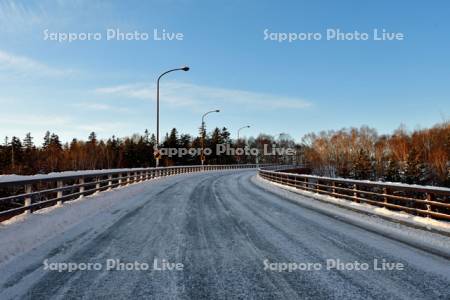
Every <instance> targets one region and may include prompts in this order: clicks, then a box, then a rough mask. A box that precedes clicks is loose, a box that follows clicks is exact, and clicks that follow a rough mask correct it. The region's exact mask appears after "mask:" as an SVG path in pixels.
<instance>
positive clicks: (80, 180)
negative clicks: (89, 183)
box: [78, 177, 84, 198]
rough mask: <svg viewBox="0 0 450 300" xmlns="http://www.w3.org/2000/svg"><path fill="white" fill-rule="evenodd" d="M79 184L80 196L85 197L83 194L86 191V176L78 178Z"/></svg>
mask: <svg viewBox="0 0 450 300" xmlns="http://www.w3.org/2000/svg"><path fill="white" fill-rule="evenodd" d="M78 184H80V189H79V190H78V192H79V193H80V196H79V198H83V197H84V195H83V193H84V185H83V184H84V178H83V177H81V178H80V179H78Z"/></svg>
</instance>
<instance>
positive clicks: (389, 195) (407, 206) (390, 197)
mask: <svg viewBox="0 0 450 300" xmlns="http://www.w3.org/2000/svg"><path fill="white" fill-rule="evenodd" d="M258 174H259V176H260V177H262V178H264V179H266V180H269V181H272V182H276V183H279V184H282V185H287V186H291V187H294V188H297V189H301V190H306V191H309V192H314V193H318V194H325V195H329V196H333V197H336V198H343V199H347V200H351V201H355V202H363V203H368V204H371V205H375V206H380V207H385V208H387V209H391V210H395V211H405V212H408V213H410V214H414V215H419V216H426V217H432V218H435V219H445V220H450V189H449V188H443V187H432V186H419V185H408V184H401V183H398V184H397V183H387V182H386V183H385V182H375V181H364V180H352V179H344V178H330V177H321V176H314V175H303V174H293V173H286V172H283V171H281V170H267V169H265V168H260V169H258Z"/></svg>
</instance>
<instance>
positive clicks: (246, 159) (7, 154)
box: [0, 122, 450, 186]
mask: <svg viewBox="0 0 450 300" xmlns="http://www.w3.org/2000/svg"><path fill="white" fill-rule="evenodd" d="M154 144H155V136H154V135H153V134H150V133H149V132H148V131H147V130H146V131H145V132H144V133H143V134H134V135H132V136H130V137H125V138H117V137H115V136H112V137H111V138H109V139H106V140H100V139H98V138H97V135H96V134H95V133H94V132H92V133H91V134H90V135H89V137H88V139H87V140H86V141H82V140H78V139H73V140H72V141H71V142H67V143H62V142H61V141H60V139H59V137H58V135H57V134H55V133H50V132H47V133H46V134H45V136H44V142H43V144H42V145H39V146H38V145H35V143H34V142H33V137H32V136H31V135H30V134H27V135H26V136H25V138H23V139H22V140H21V139H19V138H18V137H11V138H8V137H6V138H5V141H4V143H3V145H1V146H0V174H23V175H29V174H36V173H49V172H58V171H66V170H87V169H112V168H135V167H152V166H154V165H155V161H154V158H153V146H154ZM217 144H230V146H231V147H243V146H244V145H247V146H248V147H252V148H258V149H260V150H261V152H262V149H263V147H264V145H268V148H269V149H271V148H272V145H276V146H277V147H290V148H295V149H296V150H297V154H296V155H295V156H289V157H288V156H280V155H273V156H262V155H260V156H259V157H258V160H259V163H298V164H302V165H304V166H307V167H308V168H309V169H310V171H311V173H313V174H317V175H323V176H331V177H344V178H354V179H363V180H382V181H394V182H404V183H413V184H428V185H440V186H450V161H449V157H450V123H448V122H446V123H442V124H438V125H436V126H434V127H433V128H430V129H421V130H415V131H412V132H408V131H407V130H405V129H404V128H402V127H400V128H399V129H397V130H396V131H395V132H394V133H393V134H390V135H379V134H378V133H377V132H376V130H375V129H372V128H369V127H366V126H363V127H361V128H350V129H341V130H338V131H327V132H325V131H324V132H320V133H318V134H316V133H310V134H307V135H305V136H304V137H303V138H302V140H301V142H300V143H295V142H294V140H293V139H292V138H291V137H290V136H289V135H285V134H282V135H280V136H279V137H274V136H271V135H267V134H260V135H259V136H258V137H256V138H253V137H252V138H249V139H247V140H245V141H244V140H242V139H241V140H239V141H236V140H233V139H231V137H230V133H229V131H228V130H227V129H226V128H222V129H219V128H215V129H214V130H213V131H212V132H209V133H207V134H206V137H205V146H206V147H209V148H212V149H215V147H216V145H217ZM200 145H201V144H200V138H199V137H193V136H191V135H189V134H180V133H179V132H178V130H177V129H175V128H174V129H172V130H171V132H170V133H168V134H166V136H165V138H164V139H163V142H162V147H164V148H188V149H190V148H200V147H201V146H200ZM238 159H239V162H240V163H255V162H256V158H255V157H254V156H245V155H244V156H239V157H236V156H227V155H219V156H218V155H216V154H215V153H213V154H212V155H211V156H207V159H206V162H207V164H233V163H237V162H238ZM199 163H200V158H199V157H198V156H190V155H186V156H183V157H172V158H167V157H163V159H162V161H161V165H162V166H172V165H192V164H199Z"/></svg>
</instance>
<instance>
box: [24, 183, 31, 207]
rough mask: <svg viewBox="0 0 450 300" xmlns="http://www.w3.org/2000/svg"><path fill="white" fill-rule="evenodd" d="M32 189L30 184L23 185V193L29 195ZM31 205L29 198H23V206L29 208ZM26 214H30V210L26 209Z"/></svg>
mask: <svg viewBox="0 0 450 300" xmlns="http://www.w3.org/2000/svg"><path fill="white" fill-rule="evenodd" d="M32 189H33V185H31V184H27V185H25V193H27V194H30V193H31V192H32ZM30 205H31V197H29V196H28V197H26V198H25V202H24V206H30ZM25 213H26V214H31V209H27V210H26V211H25Z"/></svg>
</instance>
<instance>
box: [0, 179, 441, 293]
mask: <svg viewBox="0 0 450 300" xmlns="http://www.w3.org/2000/svg"><path fill="white" fill-rule="evenodd" d="M254 174H255V172H254V171H238V172H212V173H198V174H188V175H179V176H173V177H169V178H163V179H158V180H154V181H150V182H145V183H141V184H136V185H133V186H130V187H127V188H123V189H119V190H116V191H111V192H105V193H101V194H99V195H97V196H94V197H88V198H86V199H84V200H82V201H75V202H74V203H73V204H65V205H64V206H67V207H63V208H57V209H54V210H53V211H50V212H48V213H47V215H46V214H45V213H44V214H43V215H39V214H37V215H32V216H29V217H28V218H26V219H24V220H21V221H17V222H15V223H12V224H9V225H6V226H3V228H0V240H1V241H8V238H9V237H11V236H12V234H16V236H15V238H16V239H17V240H20V239H23V240H24V241H25V242H24V244H23V245H22V248H21V247H20V245H17V247H18V248H17V253H13V252H14V248H13V247H15V246H16V245H11V244H9V245H8V243H3V242H2V244H0V254H3V256H1V257H0V262H2V263H1V264H0V274H1V276H0V298H1V299H8V298H14V297H21V298H25V299H27V298H28V299H40V298H45V299H48V298H52V297H53V298H58V299H62V298H81V297H84V298H99V297H103V298H105V297H112V298H114V299H116V298H128V299H133V298H135V297H145V298H156V299H167V298H171V299H173V298H191V299H201V298H208V299H225V298H228V299H230V298H247V297H251V298H255V299H262V298H276V299H296V298H309V297H316V298H322V299H332V298H352V299H371V298H384V299H385V298H393V299H394V298H395V299H419V298H420V299H437V298H446V297H449V296H450V294H449V293H450V292H449V282H450V268H449V262H448V261H447V260H445V259H443V258H439V257H436V256H433V255H431V254H427V253H424V252H422V251H420V250H417V249H414V248H412V247H409V246H407V245H404V244H402V243H399V242H396V241H393V240H391V239H388V238H385V237H383V236H381V235H378V234H375V233H372V232H368V231H366V230H364V229H361V228H358V227H355V226H353V225H350V224H347V223H345V222H343V221H340V220H338V219H335V218H332V217H328V216H325V215H322V214H319V213H317V212H314V211H310V210H308V209H305V208H303V207H301V206H298V205H296V204H294V203H292V202H289V201H285V200H284V199H282V198H280V196H276V195H274V194H271V193H267V192H266V191H264V190H262V189H261V188H260V187H258V186H256V185H255V184H254V183H253V181H252V180H251V178H252V176H254ZM86 211H90V213H86ZM81 212H82V213H83V214H82V213H81ZM61 216H64V218H66V223H64V222H62V223H58V222H61V220H62V217H61ZM51 221H53V222H56V225H55V227H56V228H54V229H53V231H51V230H49V228H48V227H49V226H51V225H50V224H47V223H45V222H51ZM54 224H55V223H54ZM26 226H28V228H30V231H29V232H28V233H24V232H23V230H19V229H23V228H25V227H26ZM44 230H46V231H47V232H53V234H51V233H48V234H47V236H45V235H43V236H42V238H43V239H44V240H43V242H42V243H41V244H40V245H39V246H36V247H35V249H32V247H31V246H32V245H28V246H27V245H26V240H27V239H28V240H31V241H32V240H33V236H32V235H34V236H39V234H41V232H44ZM30 243H31V242H30ZM28 248H30V249H28ZM7 255H9V257H8V256H7ZM45 259H48V260H49V261H48V262H49V263H50V262H76V263H92V264H94V263H97V264H101V267H102V268H101V270H91V271H76V272H67V271H65V272H57V271H48V270H44V263H43V261H44V260H45ZM108 259H113V260H120V261H121V262H135V261H137V262H138V263H139V264H140V267H145V263H147V264H148V265H149V266H150V270H147V271H142V270H136V267H135V270H134V271H118V270H116V271H112V270H107V264H106V261H107V260H108ZM155 259H156V262H157V266H158V267H162V265H163V264H162V263H163V260H166V261H168V262H170V263H181V264H182V268H183V270H178V271H177V270H171V271H169V270H165V271H161V270H153V268H154V262H155ZM327 259H328V260H333V261H335V262H336V261H337V260H340V261H341V262H358V263H367V264H368V265H369V266H370V267H369V270H367V271H354V270H353V271H352V270H346V271H344V270H336V269H331V270H327V264H326V260H327ZM374 259H377V260H378V266H379V267H381V266H382V265H381V263H382V262H383V260H384V261H385V262H389V263H399V264H403V265H404V270H391V271H388V270H378V271H377V270H374V268H373V264H374ZM265 260H268V261H266V263H267V262H271V263H303V265H302V266H304V265H305V264H307V263H316V265H315V266H316V267H317V266H318V265H317V264H319V265H321V270H310V271H298V270H297V271H293V272H287V271H284V272H278V271H274V270H272V271H271V270H264V268H265V263H264V262H265ZM165 266H167V264H166V265H165ZM170 266H172V265H170ZM179 266H180V265H179ZM281 266H282V265H280V264H278V265H276V264H272V265H271V267H272V268H274V267H281ZM353 266H355V264H353ZM384 266H385V267H386V265H384ZM389 266H390V265H389ZM110 267H111V268H112V269H114V267H113V266H110ZM137 268H139V267H137Z"/></svg>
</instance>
